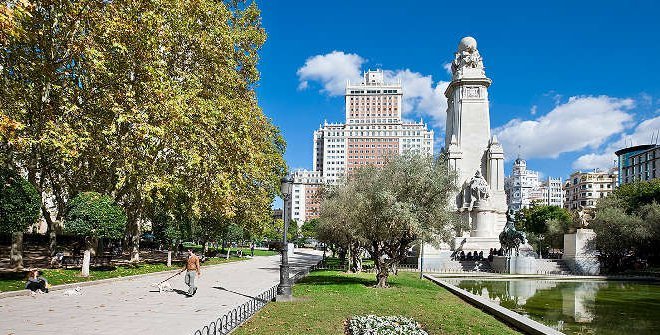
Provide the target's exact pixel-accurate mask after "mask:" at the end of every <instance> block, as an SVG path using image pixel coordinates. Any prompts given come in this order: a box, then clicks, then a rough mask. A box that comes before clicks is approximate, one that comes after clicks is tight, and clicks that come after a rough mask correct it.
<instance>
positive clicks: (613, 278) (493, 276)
mask: <svg viewBox="0 0 660 335" xmlns="http://www.w3.org/2000/svg"><path fill="white" fill-rule="evenodd" d="M430 274H431V275H433V277H435V278H486V279H542V280H554V281H573V280H579V281H584V280H592V281H644V282H657V281H660V277H652V276H580V275H555V276H553V275H509V274H505V275H503V274H497V273H484V274H471V273H432V272H431V273H430Z"/></svg>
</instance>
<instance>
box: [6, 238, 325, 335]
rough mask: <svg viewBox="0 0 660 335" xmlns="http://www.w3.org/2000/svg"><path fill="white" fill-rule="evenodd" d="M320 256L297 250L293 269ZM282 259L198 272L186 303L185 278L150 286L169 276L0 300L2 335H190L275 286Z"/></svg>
mask: <svg viewBox="0 0 660 335" xmlns="http://www.w3.org/2000/svg"><path fill="white" fill-rule="evenodd" d="M320 259H321V253H319V252H316V251H312V250H300V251H298V252H296V254H295V255H293V256H292V257H290V263H291V265H292V268H293V269H294V270H295V269H296V268H298V269H299V268H301V267H306V266H310V265H313V264H316V263H317V262H318V261H319V260H320ZM279 261H280V256H269V257H255V258H253V259H251V260H248V261H243V262H236V263H227V264H221V265H215V266H210V267H207V268H202V276H201V277H198V278H196V279H197V280H196V284H197V286H198V287H199V289H198V291H197V294H196V295H195V296H194V297H192V298H187V297H186V296H185V295H183V294H181V293H177V290H181V291H185V290H187V286H186V285H185V284H184V282H183V280H184V276H183V275H181V276H177V277H174V278H172V279H171V280H170V281H169V282H170V284H171V285H172V287H173V288H174V289H175V292H166V293H158V290H157V289H154V288H153V287H151V284H152V283H155V282H159V281H161V280H163V279H165V278H167V276H163V274H160V275H158V274H154V275H148V276H144V277H140V278H135V279H130V280H122V281H116V282H112V283H104V284H99V285H93V286H86V287H82V291H81V292H82V295H80V296H65V295H64V292H63V291H61V290H60V291H52V292H51V293H49V294H44V295H38V296H35V297H30V296H19V297H10V298H4V299H0V320H1V321H0V334H15V335H19V334H21V335H22V334H57V335H65V334H121V335H129V334H158V335H166V334H192V333H193V331H195V330H196V329H198V328H201V327H203V326H204V325H206V324H208V323H209V322H211V321H214V320H215V319H216V318H217V317H218V316H220V315H222V314H224V313H226V312H227V311H229V310H231V309H232V308H234V307H235V306H238V305H240V304H242V303H244V302H245V301H247V300H248V299H250V297H251V296H255V295H257V294H260V293H261V292H263V291H265V290H267V289H268V288H270V287H272V286H273V285H275V284H277V283H278V282H279Z"/></svg>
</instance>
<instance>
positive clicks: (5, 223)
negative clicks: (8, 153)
mask: <svg viewBox="0 0 660 335" xmlns="http://www.w3.org/2000/svg"><path fill="white" fill-rule="evenodd" d="M40 207H41V195H40V194H39V192H37V190H36V189H35V188H34V186H32V184H30V183H29V182H28V181H27V180H25V179H24V178H22V177H21V176H20V175H18V173H16V172H14V171H13V170H9V169H5V168H2V167H0V234H11V233H18V232H23V231H24V230H25V229H26V228H27V227H28V226H30V225H31V224H33V223H35V222H36V221H37V219H38V218H39V213H40Z"/></svg>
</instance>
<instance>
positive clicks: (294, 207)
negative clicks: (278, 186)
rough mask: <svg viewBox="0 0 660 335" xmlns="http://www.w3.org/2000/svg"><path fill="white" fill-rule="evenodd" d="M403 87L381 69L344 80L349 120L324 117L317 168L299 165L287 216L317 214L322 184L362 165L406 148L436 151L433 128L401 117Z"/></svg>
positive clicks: (306, 217)
mask: <svg viewBox="0 0 660 335" xmlns="http://www.w3.org/2000/svg"><path fill="white" fill-rule="evenodd" d="M403 95H404V88H403V87H402V85H401V82H396V83H386V82H385V77H384V74H383V71H380V70H377V71H367V72H365V73H364V77H363V80H362V82H360V83H351V82H348V83H347V85H346V93H345V95H344V101H345V111H346V117H345V123H328V122H326V123H324V124H323V125H322V126H321V127H320V128H319V129H318V130H316V131H315V132H314V140H313V142H314V150H313V157H312V162H313V166H314V169H313V171H307V170H297V171H294V172H293V173H292V174H291V176H292V177H293V191H292V196H291V200H290V203H289V204H288V205H287V213H289V214H288V215H287V216H289V218H291V219H295V220H297V221H298V223H299V224H302V222H305V221H308V220H311V219H314V218H317V217H318V215H319V213H318V209H319V199H318V197H317V193H318V190H319V189H320V187H321V186H322V185H323V184H329V185H334V184H337V183H339V182H341V181H342V178H344V177H345V176H346V175H347V174H348V173H350V172H351V171H353V170H355V169H357V168H358V167H360V166H363V165H367V164H373V165H376V166H378V165H382V164H384V163H385V160H386V159H387V157H388V156H392V155H399V154H401V153H403V152H405V151H418V152H424V153H428V154H433V130H429V129H428V127H427V125H426V124H424V123H423V122H422V121H420V122H411V121H404V120H403V119H402V117H401V112H402V106H403Z"/></svg>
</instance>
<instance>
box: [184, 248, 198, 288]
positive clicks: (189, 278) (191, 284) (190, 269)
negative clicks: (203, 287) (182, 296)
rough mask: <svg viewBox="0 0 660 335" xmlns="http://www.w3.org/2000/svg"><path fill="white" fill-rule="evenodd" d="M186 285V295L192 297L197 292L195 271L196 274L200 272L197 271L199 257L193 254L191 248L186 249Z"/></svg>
mask: <svg viewBox="0 0 660 335" xmlns="http://www.w3.org/2000/svg"><path fill="white" fill-rule="evenodd" d="M185 270H186V279H185V281H186V285H188V293H187V294H186V295H187V296H188V297H192V296H193V295H195V293H197V286H195V272H197V275H198V276H201V275H202V273H201V272H200V271H199V258H198V257H197V255H195V254H194V253H193V251H192V249H188V261H186V267H185Z"/></svg>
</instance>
